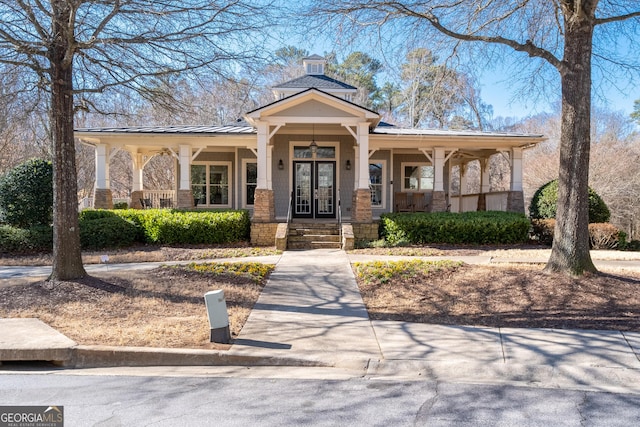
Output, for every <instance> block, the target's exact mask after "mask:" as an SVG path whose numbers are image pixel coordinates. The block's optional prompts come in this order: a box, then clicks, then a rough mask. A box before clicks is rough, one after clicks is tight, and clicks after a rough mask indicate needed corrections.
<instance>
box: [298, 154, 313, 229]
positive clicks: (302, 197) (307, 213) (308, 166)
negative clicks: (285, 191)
mask: <svg viewBox="0 0 640 427" xmlns="http://www.w3.org/2000/svg"><path fill="white" fill-rule="evenodd" d="M312 166H313V163H312V162H294V168H293V170H294V174H295V175H294V177H293V185H294V190H293V191H294V195H293V215H294V216H296V217H299V218H305V217H307V218H311V217H312V216H313V210H312V204H313V199H312V194H313V192H312V189H313V187H312V182H311V177H312V176H313V175H312V174H311V172H312Z"/></svg>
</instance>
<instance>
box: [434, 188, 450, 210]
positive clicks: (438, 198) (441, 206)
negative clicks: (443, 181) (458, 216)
mask: <svg viewBox="0 0 640 427" xmlns="http://www.w3.org/2000/svg"><path fill="white" fill-rule="evenodd" d="M447 211H449V204H448V201H447V195H446V194H445V192H444V191H434V192H433V195H432V196H431V212H447Z"/></svg>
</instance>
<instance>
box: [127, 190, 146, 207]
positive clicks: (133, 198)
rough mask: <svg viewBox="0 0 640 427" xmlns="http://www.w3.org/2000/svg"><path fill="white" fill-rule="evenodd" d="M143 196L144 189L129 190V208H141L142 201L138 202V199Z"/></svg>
mask: <svg viewBox="0 0 640 427" xmlns="http://www.w3.org/2000/svg"><path fill="white" fill-rule="evenodd" d="M143 197H144V191H141V190H136V191H132V192H131V203H129V207H130V208H131V209H142V203H140V199H142V198H143Z"/></svg>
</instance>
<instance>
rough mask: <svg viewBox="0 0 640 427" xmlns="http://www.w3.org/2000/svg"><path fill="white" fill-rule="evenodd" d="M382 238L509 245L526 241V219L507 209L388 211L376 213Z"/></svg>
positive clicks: (396, 241) (423, 241) (527, 229)
mask: <svg viewBox="0 0 640 427" xmlns="http://www.w3.org/2000/svg"><path fill="white" fill-rule="evenodd" d="M380 226H381V235H382V237H383V238H384V239H385V240H386V241H387V242H388V243H390V244H394V243H401V242H404V241H406V242H410V243H414V244H425V243H451V244H475V245H485V244H513V243H523V242H526V241H527V240H528V233H529V228H530V223H529V220H528V219H527V218H526V217H525V216H524V215H523V214H518V213H511V212H493V211H489V212H465V213H448V212H442V213H412V214H403V213H390V214H383V215H381V216H380Z"/></svg>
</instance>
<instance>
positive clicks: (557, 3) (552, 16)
mask: <svg viewBox="0 0 640 427" xmlns="http://www.w3.org/2000/svg"><path fill="white" fill-rule="evenodd" d="M317 3H318V5H317V6H316V10H315V11H314V14H315V15H324V16H330V17H335V16H336V15H342V16H344V17H345V18H346V19H345V21H344V22H345V24H347V23H355V25H356V26H357V27H362V25H363V24H364V25H370V26H376V28H377V27H379V26H380V25H385V24H390V25H391V26H392V27H393V28H406V27H409V26H411V28H412V30H414V31H416V26H417V27H418V28H417V31H420V34H421V36H422V37H431V36H433V37H438V35H440V36H441V37H442V36H444V37H446V38H448V39H450V40H451V41H453V42H454V43H455V44H456V47H459V46H458V44H459V43H461V42H472V45H473V46H474V47H478V46H485V47H488V46H494V47H498V48H500V47H503V48H507V49H509V51H511V52H521V53H524V54H526V55H528V56H529V57H530V58H532V60H531V61H529V65H532V66H534V67H536V68H538V69H540V68H542V65H544V64H546V65H547V66H548V65H550V66H551V67H552V68H553V69H555V70H556V71H557V73H558V75H559V77H560V82H561V98H562V131H561V132H562V135H561V138H560V178H559V185H560V186H559V195H558V211H557V222H556V229H555V234H554V240H553V249H552V253H551V257H550V259H549V262H548V263H547V266H546V267H545V270H546V271H558V272H564V273H567V274H571V275H580V274H583V273H584V272H594V271H596V268H595V266H594V265H593V262H592V261H591V256H590V254H589V236H588V227H587V226H588V192H587V188H588V186H587V183H588V171H589V149H590V128H591V123H590V116H591V95H592V72H596V71H597V72H601V71H603V70H604V67H602V68H600V67H601V65H602V64H607V67H606V68H607V70H606V73H607V74H606V76H607V78H609V79H610V80H613V79H612V77H611V76H612V74H611V73H612V70H615V69H616V67H617V68H618V69H619V68H620V67H623V68H624V70H625V71H628V72H637V70H638V69H639V64H638V56H637V54H635V52H631V51H630V52H631V53H630V54H629V55H628V56H627V57H623V56H622V54H621V52H622V51H621V50H616V46H618V43H616V42H617V41H618V40H621V39H622V38H624V37H627V38H626V40H624V42H625V43H629V45H635V44H637V42H638V40H637V31H635V29H636V28H637V26H638V23H639V22H638V21H639V19H640V10H639V5H638V2H620V1H616V0H553V1H549V0H529V1H516V2H505V1H503V0H434V1H430V2H424V1H403V2H399V1H383V0H366V1H365V0H361V1H358V0H355V1H354V0H348V1H347V0H324V1H319V2H317ZM398 21H400V22H398ZM596 28H597V29H598V38H597V39H596V40H597V41H599V42H600V43H596V44H595V45H594V32H595V30H596ZM594 47H595V48H596V52H595V54H594ZM496 51H498V52H502V50H501V49H488V48H487V49H485V50H484V52H485V53H487V54H489V55H490V54H491V53H492V52H496ZM594 59H595V62H593V63H592V60H594ZM521 69H522V67H520V69H518V72H520V71H521Z"/></svg>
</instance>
